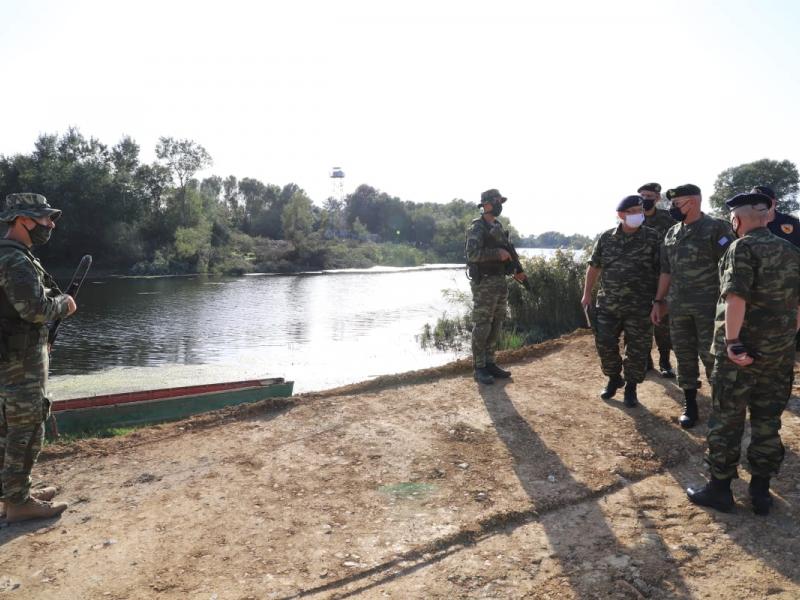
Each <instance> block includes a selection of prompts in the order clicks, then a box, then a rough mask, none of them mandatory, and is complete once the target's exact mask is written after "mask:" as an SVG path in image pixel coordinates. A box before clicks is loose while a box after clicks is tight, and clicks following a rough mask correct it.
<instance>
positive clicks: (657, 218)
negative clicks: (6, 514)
mask: <svg viewBox="0 0 800 600" xmlns="http://www.w3.org/2000/svg"><path fill="white" fill-rule="evenodd" d="M644 225H645V227H650V228H651V229H655V230H656V231H657V232H658V236H659V237H660V238H661V239H662V240H663V239H664V236H665V235H667V231H669V228H670V227H672V226H673V225H675V219H673V218H672V217H670V216H669V211H668V210H664V209H662V208H657V209H656V212H654V213H653V214H652V215H650V216H649V217H648V216H647V215H645V216H644Z"/></svg>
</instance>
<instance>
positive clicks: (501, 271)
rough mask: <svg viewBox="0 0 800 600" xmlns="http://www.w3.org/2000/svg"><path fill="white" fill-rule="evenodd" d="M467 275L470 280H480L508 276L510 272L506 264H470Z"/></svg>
mask: <svg viewBox="0 0 800 600" xmlns="http://www.w3.org/2000/svg"><path fill="white" fill-rule="evenodd" d="M511 273H513V271H511ZM467 274H468V275H469V278H470V279H475V280H478V279H482V278H483V277H487V276H491V275H506V274H508V271H507V266H506V263H501V262H490V263H469V264H468V265H467Z"/></svg>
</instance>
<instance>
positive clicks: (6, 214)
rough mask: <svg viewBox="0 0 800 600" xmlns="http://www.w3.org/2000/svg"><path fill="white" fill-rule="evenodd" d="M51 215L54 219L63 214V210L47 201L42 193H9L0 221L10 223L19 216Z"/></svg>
mask: <svg viewBox="0 0 800 600" xmlns="http://www.w3.org/2000/svg"><path fill="white" fill-rule="evenodd" d="M20 216H24V217H33V218H37V217H50V218H51V219H53V220H54V221H55V220H56V219H58V218H59V217H60V216H61V211H60V210H59V209H57V208H53V207H52V206H50V205H49V204H48V203H47V198H45V197H44V196H42V195H41V194H30V193H24V194H9V195H8V196H6V207H5V210H4V211H3V212H1V213H0V221H4V222H6V223H10V222H11V221H13V220H14V219H16V218H17V217H20Z"/></svg>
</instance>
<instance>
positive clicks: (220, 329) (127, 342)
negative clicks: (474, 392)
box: [51, 268, 469, 397]
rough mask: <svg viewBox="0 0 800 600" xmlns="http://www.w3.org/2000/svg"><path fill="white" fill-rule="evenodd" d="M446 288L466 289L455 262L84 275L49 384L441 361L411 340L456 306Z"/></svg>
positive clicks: (390, 369) (329, 372)
mask: <svg viewBox="0 0 800 600" xmlns="http://www.w3.org/2000/svg"><path fill="white" fill-rule="evenodd" d="M443 289H458V290H462V291H467V290H468V289H469V286H468V282H467V279H466V277H465V275H464V270H463V268H449V269H436V270H409V269H398V270H389V271H387V272H364V271H361V272H348V271H344V272H337V273H326V274H308V275H292V276H275V275H263V276H245V277H240V278H223V279H215V278H206V277H173V278H153V279H106V280H98V281H87V282H86V283H85V284H84V288H83V289H82V290H81V293H80V296H79V298H78V305H79V310H78V312H77V313H76V314H75V316H74V317H72V318H70V319H68V320H67V321H65V323H64V324H63V326H62V328H61V331H60V333H59V340H58V342H57V344H56V347H55V348H54V350H53V357H52V362H51V376H52V379H51V388H52V387H55V388H56V393H55V396H56V397H58V396H59V394H58V388H59V386H60V387H64V386H66V385H68V384H69V382H68V380H69V379H70V377H69V376H75V375H83V376H84V377H80V378H79V379H80V380H81V381H87V378H86V377H85V376H86V375H87V374H94V375H95V377H94V379H95V380H101V381H102V380H103V375H104V374H107V373H108V372H109V371H111V372H114V373H118V374H121V376H122V377H121V378H122V379H123V381H122V387H125V385H124V384H125V380H127V382H129V383H130V384H131V387H134V384H135V387H148V386H147V380H148V379H150V380H152V385H151V386H150V387H161V386H162V385H170V382H171V381H166V382H165V381H163V379H164V374H165V373H174V374H175V375H176V379H175V381H176V382H177V383H178V384H185V383H190V382H191V381H190V382H186V381H182V380H181V377H179V376H180V375H181V374H182V373H183V374H186V373H188V374H189V376H190V378H191V379H192V380H194V378H195V377H197V375H196V374H197V373H208V374H213V376H212V377H211V379H217V380H235V379H244V378H250V377H266V376H281V377H285V378H287V379H293V380H294V381H295V382H296V383H295V386H296V387H295V390H296V391H309V390H318V389H324V388H328V387H332V386H335V385H341V384H344V383H350V382H355V381H361V380H364V379H368V378H370V377H375V376H377V375H382V374H387V373H397V372H401V371H407V370H411V369H421V368H426V367H430V366H435V365H439V364H443V363H446V362H449V361H451V360H453V359H455V358H456V355H455V354H454V353H453V352H439V351H427V350H423V349H421V348H420V346H419V342H418V340H417V336H418V335H419V333H420V332H421V330H422V327H423V325H424V324H425V323H426V322H427V323H431V324H433V323H435V321H436V319H437V318H438V317H439V316H441V315H442V314H443V313H444V312H449V313H450V314H454V313H458V312H461V310H462V309H461V307H458V306H454V305H452V304H450V303H449V302H448V301H446V300H445V299H444V297H443V295H442V290H443ZM197 365H207V367H208V368H204V369H199V370H198V369H197V368H196V366H197ZM180 366H184V367H186V366H194V368H192V369H190V370H187V369H183V370H181V369H179V368H177V367H180ZM120 367H121V368H124V370H122V371H120V370H119V369H115V368H120ZM152 367H161V368H159V369H153V368H152ZM98 375H99V377H98ZM201 378H203V377H201ZM220 378H221V379H220ZM116 379H117V380H119V379H120V377H117V378H116ZM169 379H170V380H172V378H169ZM184 379H185V378H184ZM206 379H208V377H206ZM179 380H180V381H179ZM119 384H120V382H119V381H116V382H115V387H119ZM73 386H74V384H73ZM78 387H79V388H80V386H78ZM88 387H91V386H88ZM80 391H81V390H80V389H78V390H77V393H78V395H80ZM102 391H104V390H94V389H92V390H91V393H102ZM86 393H89V390H88V389H87V391H86Z"/></svg>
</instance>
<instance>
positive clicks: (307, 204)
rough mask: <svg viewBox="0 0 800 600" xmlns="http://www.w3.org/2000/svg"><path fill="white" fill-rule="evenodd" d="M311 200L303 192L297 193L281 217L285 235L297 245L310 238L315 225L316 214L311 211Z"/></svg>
mask: <svg viewBox="0 0 800 600" xmlns="http://www.w3.org/2000/svg"><path fill="white" fill-rule="evenodd" d="M311 206H312V205H311V200H310V199H309V198H308V196H306V195H305V193H303V191H302V190H299V191H296V192H295V193H294V195H293V196H292V198H291V200H289V202H288V203H287V204H286V206H285V207H284V209H283V214H282V215H281V225H282V226H283V235H284V237H285V238H286V239H288V240H291V241H293V242H294V243H295V245H297V243H298V242H299V241H301V240H304V239H305V238H307V237H308V234H309V233H311V228H312V227H313V225H314V213H313V212H312V210H311Z"/></svg>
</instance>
